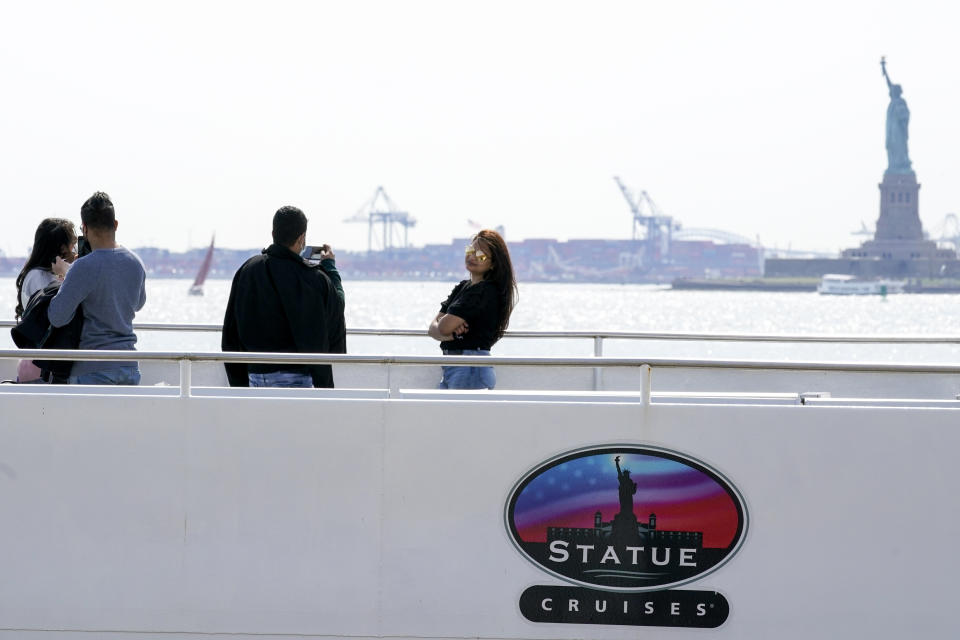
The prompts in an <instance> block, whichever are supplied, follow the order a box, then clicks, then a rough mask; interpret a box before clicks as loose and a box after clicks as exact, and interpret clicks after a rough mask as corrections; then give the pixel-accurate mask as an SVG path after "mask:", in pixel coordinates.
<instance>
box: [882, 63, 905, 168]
mask: <svg viewBox="0 0 960 640" xmlns="http://www.w3.org/2000/svg"><path fill="white" fill-rule="evenodd" d="M880 68H881V70H882V71H883V77H884V78H885V79H886V81H887V88H888V89H889V90H890V104H889V105H888V106H887V170H886V172H885V173H897V174H904V173H906V174H910V173H913V169H912V168H911V163H910V154H909V152H908V151H907V138H908V137H909V131H908V127H909V125H910V109H908V108H907V101H906V100H904V99H903V87H901V86H900V85H898V84H893V83H892V82H890V76H888V75H887V60H886V58H880Z"/></svg>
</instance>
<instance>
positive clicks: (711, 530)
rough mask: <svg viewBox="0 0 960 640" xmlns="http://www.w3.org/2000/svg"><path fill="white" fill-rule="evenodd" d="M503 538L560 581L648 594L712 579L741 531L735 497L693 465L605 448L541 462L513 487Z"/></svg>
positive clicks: (741, 512) (658, 453)
mask: <svg viewBox="0 0 960 640" xmlns="http://www.w3.org/2000/svg"><path fill="white" fill-rule="evenodd" d="M505 520H506V526H507V531H508V533H509V534H510V538H511V539H512V540H513V543H514V545H515V546H516V547H517V549H519V550H520V552H521V553H522V554H523V555H524V556H526V557H527V559H529V560H530V561H531V562H533V563H534V564H535V565H537V566H538V567H540V568H542V569H544V570H546V571H547V572H548V573H551V574H553V575H555V576H556V577H558V578H561V579H562V580H566V581H567V582H572V583H575V584H579V585H583V586H587V587H593V588H596V589H603V590H607V591H655V590H660V589H667V588H670V587H676V586H679V585H682V584H686V583H688V582H692V581H694V580H698V579H700V578H702V577H703V576H705V575H707V574H709V573H712V572H713V571H716V570H717V569H718V568H720V567H721V566H723V565H724V564H725V563H726V562H727V561H728V560H730V558H732V557H733V555H734V554H736V552H737V551H738V550H739V548H740V546H741V544H742V543H743V539H744V536H745V534H746V531H747V509H746V505H745V503H744V501H743V497H742V496H741V495H740V492H739V491H737V489H736V488H735V487H734V486H733V484H731V483H730V481H728V480H727V479H726V478H724V477H723V475H721V474H720V473H719V472H717V471H715V470H713V469H711V468H710V467H708V466H707V465H706V464H704V463H703V462H700V461H698V460H695V459H693V458H691V457H689V456H686V455H683V454H680V453H678V452H675V451H670V450H667V449H660V448H657V447H648V446H639V445H606V446H600V447H591V448H589V449H581V450H578V451H573V452H570V453H565V454H562V455H560V456H557V457H556V458H553V459H552V460H548V461H547V462H545V463H543V464H542V465H540V466H539V467H537V468H536V469H534V470H532V471H530V472H529V473H528V474H526V475H525V476H524V477H523V478H521V479H520V481H519V482H517V484H516V486H514V488H513V491H512V492H511V493H510V497H509V499H508V500H507V505H506V512H505Z"/></svg>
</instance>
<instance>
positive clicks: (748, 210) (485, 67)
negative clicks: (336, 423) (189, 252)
mask: <svg viewBox="0 0 960 640" xmlns="http://www.w3.org/2000/svg"><path fill="white" fill-rule="evenodd" d="M958 14H960V9H957V8H956V7H955V6H954V5H950V4H947V3H914V4H913V5H909V6H905V5H903V4H902V3H898V2H892V1H889V0H881V1H879V2H865V1H864V2H859V1H856V2H845V3H833V2H826V1H821V0H814V1H812V2H807V3H803V4H802V5H781V4H778V3H768V2H763V1H761V0H732V1H731V2H729V3H723V4H718V3H713V2H708V1H706V0H702V1H692V2H688V3H672V4H671V3H666V4H665V3H656V4H654V3H646V2H627V1H622V2H621V1H616V2H598V3H594V4H591V5H589V7H588V6H586V5H582V4H578V3H572V2H570V3H567V2H540V1H533V2H524V3H508V2H497V1H491V2H489V3H485V4H484V6H483V11H477V10H476V7H471V6H468V5H458V4H450V3H444V2H434V1H423V2H404V3H390V2H386V1H382V2H381V1H367V2H364V1H359V2H352V3H313V2H298V1H288V2H277V3H269V4H268V3H257V2H252V3H246V4H241V3H227V2H225V1H221V0H210V1H207V2H199V3H197V2H189V3H188V2H184V1H178V0H174V1H171V2H164V3H162V4H161V3H159V2H138V3H124V2H120V1H118V0H90V1H88V2H84V3H70V2H66V1H63V2H52V3H45V4H43V5H30V4H23V3H21V4H10V5H9V6H7V7H5V24H6V25H7V33H6V35H5V38H4V39H3V40H2V41H0V52H2V53H3V55H4V57H5V59H6V60H7V61H8V64H6V65H5V69H4V72H3V74H4V80H5V87H6V94H7V95H8V96H12V97H13V99H12V100H9V101H8V103H7V104H6V105H5V118H3V119H2V120H0V133H2V139H3V140H4V152H3V153H2V154H0V158H2V159H0V174H2V175H3V176H4V177H5V180H4V185H5V189H3V190H2V191H0V209H2V211H3V217H4V233H3V234H2V236H0V250H2V251H4V252H5V253H6V254H7V255H11V256H12V255H23V254H24V253H25V252H26V249H27V247H29V246H30V244H31V242H32V235H33V232H34V230H35V228H36V226H37V223H38V222H39V221H40V219H42V218H43V217H47V216H62V217H68V218H70V219H73V220H75V221H76V222H78V223H79V208H80V204H81V203H82V201H83V200H84V199H85V198H86V197H87V196H89V195H90V194H91V193H92V192H93V191H95V190H97V189H103V190H105V191H107V192H108V193H110V194H111V196H112V197H113V198H114V201H115V202H116V205H117V216H118V219H119V221H120V228H119V230H118V237H119V240H120V242H122V243H123V244H125V245H127V246H131V247H142V246H155V247H162V248H167V249H170V250H173V251H183V250H185V249H187V248H189V247H191V246H192V247H193V248H199V247H202V246H205V245H206V244H207V243H208V242H209V239H210V236H211V235H212V234H213V233H216V236H217V245H218V246H220V247H225V248H234V249H240V248H250V247H262V246H264V245H265V244H267V243H268V242H269V235H270V217H271V215H272V213H273V211H275V210H276V209H277V208H278V207H279V206H281V205H284V204H294V205H296V206H299V207H301V208H303V209H304V211H305V212H306V213H307V215H308V217H309V218H310V220H311V224H310V229H309V234H308V241H309V242H311V243H312V244H320V243H322V242H329V243H331V244H332V245H333V246H334V247H335V248H336V249H340V250H353V251H360V250H364V249H365V248H366V246H367V228H366V225H364V224H351V223H346V222H344V220H345V219H346V218H349V217H351V216H353V215H354V214H355V213H356V211H357V210H358V209H360V207H361V206H362V205H363V204H364V202H366V201H367V200H368V199H369V198H370V197H371V196H372V195H373V193H374V190H375V189H376V188H377V186H379V185H382V186H383V187H384V188H385V189H386V191H387V193H389V195H390V197H391V198H392V199H393V200H394V202H396V204H397V205H398V207H400V208H402V209H403V210H404V211H407V212H409V213H410V215H411V216H413V217H414V218H416V219H417V225H416V226H415V227H413V228H411V229H410V230H409V239H410V242H411V244H413V245H415V246H423V245H426V244H437V243H443V242H447V241H449V240H450V239H451V238H455V237H464V236H467V235H469V234H470V232H471V231H472V230H473V228H474V227H473V225H472V224H471V221H472V222H474V223H477V224H480V225H483V226H487V227H495V226H500V225H502V226H503V227H504V228H505V231H506V235H507V238H508V240H520V239H525V238H543V237H554V238H558V239H560V240H565V239H580V238H609V239H627V238H629V237H630V234H631V227H632V224H631V214H630V211H629V209H628V207H627V205H626V203H625V202H624V200H623V197H622V195H621V194H620V192H619V190H618V188H617V186H616V185H615V183H614V181H613V176H615V175H617V176H620V177H621V178H622V179H623V181H624V182H625V183H626V184H627V185H628V186H629V187H630V188H632V189H633V190H635V191H638V192H639V191H641V190H645V191H647V192H648V193H649V194H650V196H651V197H652V198H653V199H654V200H655V201H656V203H657V204H658V206H659V208H660V209H661V211H662V212H663V213H664V214H666V215H669V216H672V217H673V218H675V219H676V220H677V221H678V222H679V223H681V224H682V225H684V226H685V227H688V228H689V227H698V228H715V229H721V230H724V231H728V232H731V233H735V234H739V235H742V236H746V237H749V238H752V239H756V238H759V240H760V242H761V243H762V244H763V245H764V246H766V247H779V248H787V247H792V248H794V249H805V250H816V251H826V252H836V251H839V250H840V249H844V248H849V247H853V246H856V245H858V244H859V242H860V241H862V240H863V239H864V237H863V236H854V235H852V233H851V232H853V231H855V230H858V229H860V227H861V223H862V224H865V225H867V226H868V227H872V226H873V225H874V223H875V222H876V219H877V215H878V213H879V192H878V189H877V184H878V183H879V182H880V180H881V179H882V176H883V171H884V168H885V167H886V153H885V150H884V118H885V111H886V106H887V102H888V96H887V87H886V84H885V81H884V79H883V77H882V74H881V69H880V57H881V56H882V55H885V56H886V59H887V70H888V72H889V74H890V76H891V78H892V79H893V81H894V82H896V83H899V84H901V85H902V86H903V91H904V93H903V95H904V98H905V99H906V100H907V102H908V103H909V105H910V111H911V122H910V157H911V159H912V160H913V166H914V168H915V169H916V171H917V176H918V179H919V181H920V182H921V184H922V189H921V191H920V217H921V220H922V222H923V225H924V229H925V230H926V231H927V232H928V233H929V234H930V235H931V237H932V238H933V239H937V237H938V234H939V225H941V223H942V222H943V220H944V218H945V216H946V215H947V214H948V213H958V212H960V154H957V153H956V152H955V150H956V149H957V148H960V119H958V118H957V116H956V115H955V114H956V113H958V112H960V87H958V86H957V85H956V83H954V82H952V81H951V80H950V79H951V78H952V77H953V71H954V69H953V64H952V63H953V60H954V59H955V54H954V52H953V50H952V49H953V42H954V38H955V34H954V33H953V31H954V25H955V24H957V22H958V20H957V17H958Z"/></svg>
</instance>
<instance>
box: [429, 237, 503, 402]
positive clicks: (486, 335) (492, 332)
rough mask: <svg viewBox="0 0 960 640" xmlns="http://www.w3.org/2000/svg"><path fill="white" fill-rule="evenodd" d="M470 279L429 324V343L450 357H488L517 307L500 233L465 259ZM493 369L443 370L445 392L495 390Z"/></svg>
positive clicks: (474, 246)
mask: <svg viewBox="0 0 960 640" xmlns="http://www.w3.org/2000/svg"><path fill="white" fill-rule="evenodd" d="M464 266H465V267H466V268H467V271H468V272H469V274H470V278H469V279H467V280H463V281H462V282H460V284H458V285H457V286H456V287H454V288H453V291H451V292H450V295H449V296H448V297H447V299H446V300H445V301H444V302H443V303H442V304H441V305H440V313H438V314H437V316H436V318H434V319H433V322H431V323H430V328H429V329H428V333H429V334H430V337H432V338H434V339H435V340H439V341H440V349H441V350H442V351H443V353H444V354H447V355H479V356H488V355H490V348H491V347H492V346H493V345H494V344H495V343H496V342H497V341H498V340H499V339H500V338H502V337H503V333H504V331H506V330H507V325H508V324H509V323H510V314H511V313H512V312H513V308H514V306H515V305H516V303H517V281H516V278H515V277H514V275H513V264H512V263H511V262H510V252H509V250H508V249H507V243H506V242H505V241H504V240H503V238H502V237H501V236H500V234H499V233H497V232H496V231H491V230H489V229H484V230H483V231H481V232H480V233H478V234H477V235H476V236H474V237H473V239H472V241H471V242H470V244H469V245H467V248H466V252H465V254H464ZM496 383H497V376H496V374H495V373H494V370H493V367H465V366H450V367H443V377H442V378H441V380H440V385H439V388H441V389H493V388H494V386H495V385H496Z"/></svg>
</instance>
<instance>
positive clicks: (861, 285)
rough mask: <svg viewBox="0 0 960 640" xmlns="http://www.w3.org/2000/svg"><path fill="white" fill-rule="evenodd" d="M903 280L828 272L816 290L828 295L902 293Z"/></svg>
mask: <svg viewBox="0 0 960 640" xmlns="http://www.w3.org/2000/svg"><path fill="white" fill-rule="evenodd" d="M905 284H906V283H905V282H904V281H903V280H861V279H859V278H857V277H856V276H851V275H846V274H840V273H828V274H825V275H824V276H823V279H821V280H820V286H818V287H817V291H819V292H820V293H823V294H830V295H840V296H849V295H861V296H862V295H882V296H885V295H887V294H888V293H903V287H904V285H905Z"/></svg>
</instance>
